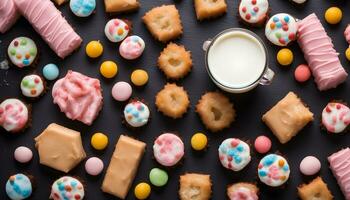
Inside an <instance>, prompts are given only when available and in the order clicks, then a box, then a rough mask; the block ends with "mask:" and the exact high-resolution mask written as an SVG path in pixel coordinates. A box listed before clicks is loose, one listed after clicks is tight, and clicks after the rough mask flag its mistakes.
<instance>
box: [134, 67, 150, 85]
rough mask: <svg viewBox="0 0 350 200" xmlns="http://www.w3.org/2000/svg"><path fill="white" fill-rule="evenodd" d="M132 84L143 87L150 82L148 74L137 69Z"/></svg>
mask: <svg viewBox="0 0 350 200" xmlns="http://www.w3.org/2000/svg"><path fill="white" fill-rule="evenodd" d="M131 82H132V83H133V84H134V85H136V86H143V85H145V84H146V83H147V82H148V74H147V72H146V71H145V70H142V69H137V70H135V71H133V72H132V73H131Z"/></svg>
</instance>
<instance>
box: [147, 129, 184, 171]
mask: <svg viewBox="0 0 350 200" xmlns="http://www.w3.org/2000/svg"><path fill="white" fill-rule="evenodd" d="M153 152H154V157H155V159H156V160H157V161H158V162H159V163H160V164H161V165H164V166H167V167H170V166H174V165H175V164H176V163H178V162H179V161H180V160H181V158H182V157H183V155H184V153H185V152H184V144H183V142H182V141H181V139H180V138H179V137H178V136H176V135H174V134H171V133H164V134H162V135H160V136H159V137H158V138H157V139H156V141H155V142H154V145H153Z"/></svg>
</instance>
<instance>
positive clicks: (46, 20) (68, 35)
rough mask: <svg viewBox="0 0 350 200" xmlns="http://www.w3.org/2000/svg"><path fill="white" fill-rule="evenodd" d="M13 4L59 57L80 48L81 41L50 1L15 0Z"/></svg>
mask: <svg viewBox="0 0 350 200" xmlns="http://www.w3.org/2000/svg"><path fill="white" fill-rule="evenodd" d="M15 4H16V6H17V9H18V10H19V11H20V12H21V13H22V14H23V16H24V17H25V18H27V20H28V21H29V22H30V23H31V24H32V26H33V27H34V29H35V30H36V31H37V32H38V33H39V34H40V35H41V37H42V38H43V39H44V40H45V41H46V43H47V44H48V45H49V46H50V47H51V49H52V50H53V51H55V52H56V54H57V55H58V56H59V57H61V58H64V57H66V56H67V55H69V54H71V53H72V52H73V51H74V50H75V49H76V48H78V47H79V46H80V44H81V42H82V39H81V38H80V36H79V35H78V34H77V33H76V32H75V31H74V30H73V28H72V27H71V26H70V25H69V24H68V22H67V21H66V20H65V18H64V17H63V16H62V14H61V12H60V11H59V10H57V8H56V7H55V5H54V4H53V3H52V2H51V1H50V0H15Z"/></svg>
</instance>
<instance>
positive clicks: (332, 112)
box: [322, 102, 350, 133]
mask: <svg viewBox="0 0 350 200" xmlns="http://www.w3.org/2000/svg"><path fill="white" fill-rule="evenodd" d="M349 124H350V108H349V107H348V106H346V105H344V104H342V103H337V102H331V103H328V104H327V106H326V107H325V108H324V109H323V111H322V126H323V127H324V128H326V130H327V131H328V132H330V133H342V132H344V131H345V130H346V129H347V127H348V125H349Z"/></svg>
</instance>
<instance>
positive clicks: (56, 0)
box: [53, 0, 66, 6]
mask: <svg viewBox="0 0 350 200" xmlns="http://www.w3.org/2000/svg"><path fill="white" fill-rule="evenodd" d="M53 1H54V2H55V3H56V4H57V5H59V6H60V5H62V4H63V3H64V2H66V0H53Z"/></svg>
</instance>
